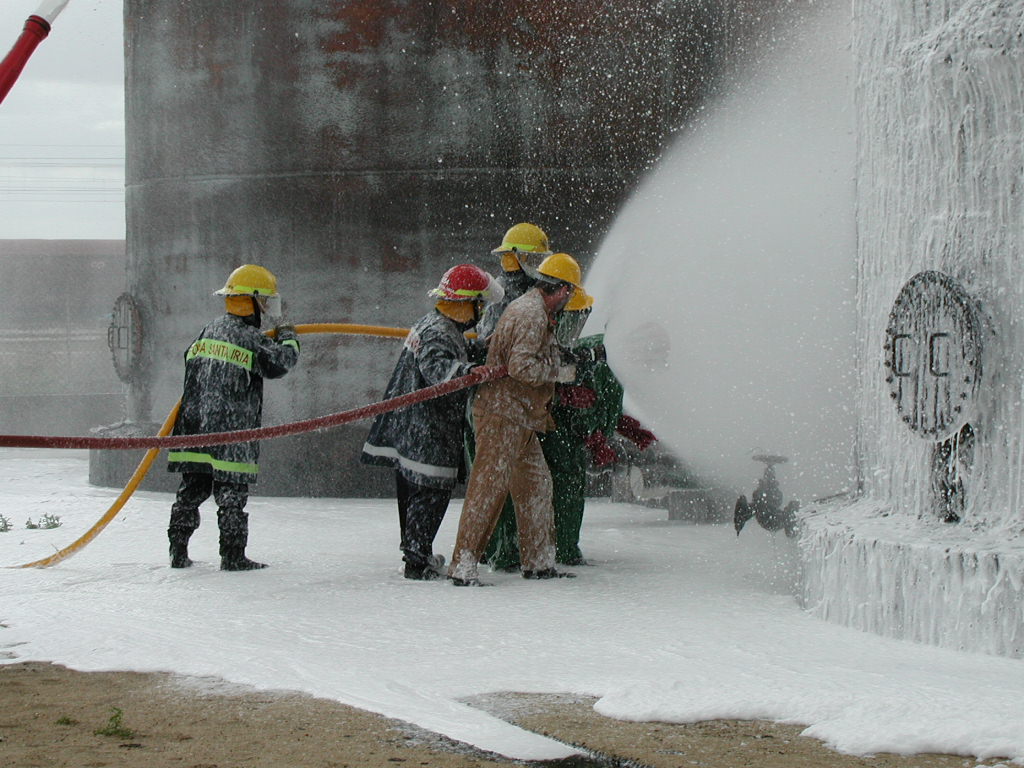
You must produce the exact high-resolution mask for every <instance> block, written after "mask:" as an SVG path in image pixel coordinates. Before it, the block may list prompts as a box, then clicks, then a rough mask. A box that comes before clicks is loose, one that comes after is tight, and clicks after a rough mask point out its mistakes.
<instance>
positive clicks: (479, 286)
mask: <svg viewBox="0 0 1024 768" xmlns="http://www.w3.org/2000/svg"><path fill="white" fill-rule="evenodd" d="M429 295H431V296H433V297H434V298H436V299H442V300H444V301H487V302H490V303H495V302H498V301H501V299H502V298H503V297H504V295H505V291H504V289H503V288H502V287H501V285H499V284H498V283H497V282H496V281H495V280H494V278H492V277H491V276H490V275H489V274H487V273H486V272H484V271H483V270H482V269H480V267H477V266H474V265H473V264H457V265H456V266H454V267H452V268H451V269H449V270H448V271H447V272H445V273H444V275H442V276H441V282H440V283H438V285H437V288H433V289H431V291H430V294H429Z"/></svg>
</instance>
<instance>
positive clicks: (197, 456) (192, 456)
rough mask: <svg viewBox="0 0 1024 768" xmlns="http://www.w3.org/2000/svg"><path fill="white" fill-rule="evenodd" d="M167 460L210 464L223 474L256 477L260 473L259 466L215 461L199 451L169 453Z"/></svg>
mask: <svg viewBox="0 0 1024 768" xmlns="http://www.w3.org/2000/svg"><path fill="white" fill-rule="evenodd" d="M167 460H168V461H190V462H192V463H194V464H209V465H210V466H211V467H213V468H214V469H219V470H220V471H221V472H241V473H243V474H247V475H255V474H256V473H257V472H259V465H258V464H247V463H246V462H244V461H224V460H223V459H215V458H213V456H211V455H210V454H208V453H198V452H197V451H168V452H167Z"/></svg>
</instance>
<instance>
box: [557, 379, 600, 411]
mask: <svg viewBox="0 0 1024 768" xmlns="http://www.w3.org/2000/svg"><path fill="white" fill-rule="evenodd" d="M558 400H559V402H561V404H562V405H567V406H569V407H570V408H593V407H594V403H596V402H597V392H595V391H594V390H592V389H591V388H590V387H581V386H579V385H578V384H563V385H562V386H560V387H559V388H558Z"/></svg>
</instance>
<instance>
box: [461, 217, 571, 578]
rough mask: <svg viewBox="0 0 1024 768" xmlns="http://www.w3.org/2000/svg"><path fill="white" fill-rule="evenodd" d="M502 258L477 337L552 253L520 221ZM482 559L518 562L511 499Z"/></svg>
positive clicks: (506, 564) (500, 564)
mask: <svg viewBox="0 0 1024 768" xmlns="http://www.w3.org/2000/svg"><path fill="white" fill-rule="evenodd" d="M491 253H492V254H494V255H496V256H499V257H500V258H501V270H502V271H501V276H500V277H499V278H498V281H499V282H500V283H501V285H502V288H504V290H505V298H504V299H503V300H502V301H501V302H498V303H497V304H493V305H492V306H490V307H488V308H487V310H486V311H485V312H484V316H483V318H482V319H481V321H480V324H479V325H478V326H477V333H478V335H479V336H480V338H487V337H489V336H490V335H491V334H492V333H493V332H494V328H495V326H496V325H497V324H498V320H499V319H500V318H501V315H502V313H503V312H504V311H505V308H506V307H507V306H508V305H509V304H511V303H512V302H513V301H515V300H516V299H518V298H519V297H520V296H522V295H523V294H524V293H526V291H528V290H529V289H530V288H531V287H533V284H534V282H535V279H536V277H537V266H538V265H539V264H540V262H541V261H543V260H544V259H546V258H547V257H548V256H550V255H551V246H550V243H549V242H548V236H547V234H546V233H545V232H544V230H543V229H541V228H540V227H538V226H537V225H536V224H530V223H529V222H520V223H519V224H514V225H513V226H511V227H509V229H508V231H507V232H505V236H504V237H503V238H502V239H501V244H500V245H499V246H498V247H497V248H495V249H494V250H493V251H491ZM472 441H473V435H472V431H470V432H469V433H468V434H467V453H468V454H469V456H470V461H472V456H473V450H474V448H473V445H472ZM483 557H484V560H485V561H486V562H487V563H489V564H490V565H491V567H492V568H495V569H497V570H514V569H515V568H517V567H518V566H519V538H518V536H517V534H516V516H515V510H514V509H513V507H512V501H511V499H507V500H506V501H505V505H504V507H503V508H502V512H501V515H500V516H499V517H498V523H497V525H496V526H495V529H494V535H493V536H492V537H491V541H490V543H489V544H488V546H487V550H486V552H485V553H484V556H483Z"/></svg>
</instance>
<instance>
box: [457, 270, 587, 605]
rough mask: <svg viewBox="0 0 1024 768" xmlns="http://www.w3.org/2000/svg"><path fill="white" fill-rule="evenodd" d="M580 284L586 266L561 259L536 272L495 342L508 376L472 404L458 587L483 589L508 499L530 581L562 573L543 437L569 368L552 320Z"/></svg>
mask: <svg viewBox="0 0 1024 768" xmlns="http://www.w3.org/2000/svg"><path fill="white" fill-rule="evenodd" d="M579 285H580V267H579V264H577V263H576V261H575V260H574V259H573V258H572V257H571V256H568V255H566V254H554V255H552V256H549V257H548V258H546V259H545V260H544V261H543V262H541V264H540V265H539V267H538V268H537V283H536V285H535V286H534V287H533V288H531V289H529V290H528V291H527V292H526V293H524V294H523V295H522V296H520V297H519V298H518V299H516V300H515V301H513V302H512V303H511V304H510V305H509V306H508V309H506V310H505V312H504V314H503V315H502V316H501V319H500V320H499V321H498V325H497V327H496V328H495V331H494V334H493V335H492V336H491V339H490V343H489V345H488V352H487V363H488V365H494V366H505V367H507V369H508V375H507V376H506V377H504V378H501V379H495V380H493V381H488V382H485V383H484V384H481V385H480V388H479V391H478V392H477V394H476V398H475V400H474V403H473V424H474V428H475V430H476V457H475V459H474V461H473V468H472V470H471V472H470V476H469V484H468V486H467V488H466V498H465V501H464V502H463V505H462V516H461V518H460V519H459V530H458V534H457V536H456V541H455V551H454V554H453V556H452V563H451V566H450V567H449V570H448V575H449V577H450V578H451V579H452V581H453V583H454V584H455V585H456V586H475V585H479V584H480V580H479V574H478V567H479V563H480V558H481V556H482V555H483V552H484V547H485V546H486V545H487V542H488V540H489V539H490V537H491V533H492V532H493V531H494V526H495V523H496V522H497V520H498V515H499V514H500V512H501V507H502V504H504V502H505V497H506V496H508V495H509V494H510V493H511V495H512V501H513V502H514V504H515V514H516V520H517V527H518V529H519V544H520V555H521V559H522V563H523V577H524V578H528V579H549V578H556V577H558V576H565V575H570V574H564V573H560V572H558V571H557V570H555V567H554V565H555V541H554V513H553V510H552V506H551V473H550V472H549V471H548V466H547V463H546V462H545V461H544V455H543V453H542V452H541V448H540V442H539V440H538V439H537V433H538V432H543V431H546V430H548V429H550V428H551V427H553V426H554V425H553V423H552V421H551V414H550V413H549V412H548V406H549V404H550V402H551V396H552V394H553V393H554V388H555V383H556V382H558V381H572V379H573V378H574V377H575V375H576V372H575V368H574V366H572V365H563V364H562V362H561V357H560V355H559V351H558V346H557V344H556V343H555V337H554V330H553V321H554V318H555V316H556V314H557V313H558V312H559V311H560V310H561V309H562V308H563V307H564V306H565V305H566V303H567V302H568V301H569V300H570V299H571V298H572V295H573V292H574V291H575V290H576V288H578V287H579Z"/></svg>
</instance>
